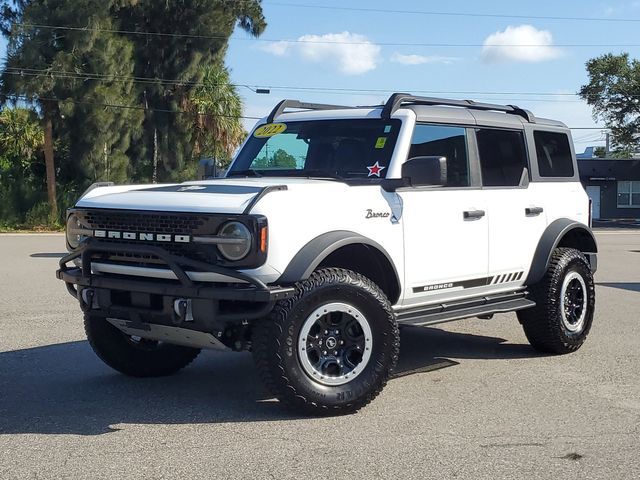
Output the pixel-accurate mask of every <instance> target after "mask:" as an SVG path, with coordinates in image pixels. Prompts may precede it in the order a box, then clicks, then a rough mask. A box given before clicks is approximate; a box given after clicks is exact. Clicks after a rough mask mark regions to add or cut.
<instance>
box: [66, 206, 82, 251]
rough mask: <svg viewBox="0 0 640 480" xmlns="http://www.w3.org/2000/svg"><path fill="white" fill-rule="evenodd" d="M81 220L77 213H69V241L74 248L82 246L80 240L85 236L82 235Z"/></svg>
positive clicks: (67, 230) (67, 229)
mask: <svg viewBox="0 0 640 480" xmlns="http://www.w3.org/2000/svg"><path fill="white" fill-rule="evenodd" d="M80 230H81V226H80V220H79V219H78V217H77V216H76V215H75V214H73V213H72V214H71V215H69V218H67V228H66V232H67V243H68V244H69V247H70V248H71V249H72V250H75V249H76V248H78V247H79V246H80V242H82V240H83V237H82V236H81V235H80Z"/></svg>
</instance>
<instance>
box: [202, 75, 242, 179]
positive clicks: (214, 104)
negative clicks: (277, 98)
mask: <svg viewBox="0 0 640 480" xmlns="http://www.w3.org/2000/svg"><path fill="white" fill-rule="evenodd" d="M203 70H204V71H203V78H202V81H201V83H200V84H199V85H198V86H197V87H195V88H194V89H193V90H192V91H191V95H190V103H191V109H192V111H193V112H194V118H195V125H194V134H193V140H194V154H195V155H196V156H211V157H213V158H214V159H215V161H216V166H217V167H226V166H227V165H228V164H229V162H230V160H231V157H232V155H233V152H234V151H235V150H236V149H237V148H238V146H240V144H241V143H242V141H243V140H244V138H245V136H246V134H247V133H246V131H245V129H244V127H243V126H242V119H241V118H240V117H241V116H242V99H241V98H240V96H239V95H238V92H237V90H236V88H235V86H234V85H233V84H232V83H231V80H230V78H229V71H228V70H227V69H226V68H225V67H224V66H223V65H221V64H217V63H216V64H213V65H208V66H206V67H204V69H203Z"/></svg>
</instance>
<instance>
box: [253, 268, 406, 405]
mask: <svg viewBox="0 0 640 480" xmlns="http://www.w3.org/2000/svg"><path fill="white" fill-rule="evenodd" d="M399 345H400V342H399V333H398V327H397V324H396V320H395V315H394V313H393V310H392V309H391V305H390V304H389V301H388V300H387V298H386V297H385V295H384V294H383V293H382V291H381V290H380V289H379V288H378V287H377V286H376V285H375V284H374V283H373V282H372V281H371V280H369V279H368V278H366V277H363V276H362V275H359V274H357V273H354V272H351V271H349V270H343V269H337V268H330V269H325V270H320V271H318V272H315V273H314V274H313V275H312V276H311V277H310V278H309V279H308V280H305V281H303V282H300V283H299V284H298V285H297V293H296V295H295V296H294V297H293V298H290V299H287V300H283V301H281V302H279V303H278V304H277V305H276V307H275V308H274V311H273V312H272V314H271V316H270V318H268V319H265V320H262V321H260V322H259V323H257V324H256V326H255V327H254V342H253V354H254V358H255V361H256V366H257V369H258V371H259V373H260V375H261V377H262V378H263V379H264V381H265V383H266V385H267V387H268V388H269V389H270V390H271V391H272V392H273V393H274V394H275V395H276V396H277V397H278V399H279V400H280V401H282V402H283V403H285V404H287V405H289V406H290V407H292V408H294V409H296V410H298V411H301V412H303V413H306V414H315V415H330V414H341V413H351V412H354V411H356V410H358V409H359V408H361V407H363V406H364V405H366V404H367V403H369V402H370V401H371V400H373V398H375V396H376V395H378V393H380V391H381V390H382V388H383V387H384V386H385V384H386V382H387V379H388V378H389V375H390V373H391V370H392V368H393V367H394V366H395V363H396V361H397V358H398V350H399Z"/></svg>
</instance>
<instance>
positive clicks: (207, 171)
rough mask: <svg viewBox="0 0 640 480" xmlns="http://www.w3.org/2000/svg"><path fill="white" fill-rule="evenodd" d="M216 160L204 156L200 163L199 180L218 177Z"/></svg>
mask: <svg viewBox="0 0 640 480" xmlns="http://www.w3.org/2000/svg"><path fill="white" fill-rule="evenodd" d="M216 173H217V172H216V161H215V159H213V158H202V159H200V163H199V164H198V180H210V179H212V178H215V177H216Z"/></svg>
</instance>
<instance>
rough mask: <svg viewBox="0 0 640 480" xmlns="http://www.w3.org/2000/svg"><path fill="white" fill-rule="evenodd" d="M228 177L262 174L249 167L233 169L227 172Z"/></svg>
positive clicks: (259, 175)
mask: <svg viewBox="0 0 640 480" xmlns="http://www.w3.org/2000/svg"><path fill="white" fill-rule="evenodd" d="M227 177H258V178H260V177H262V174H260V173H258V172H257V171H256V170H253V169H248V170H232V171H230V172H227Z"/></svg>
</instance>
